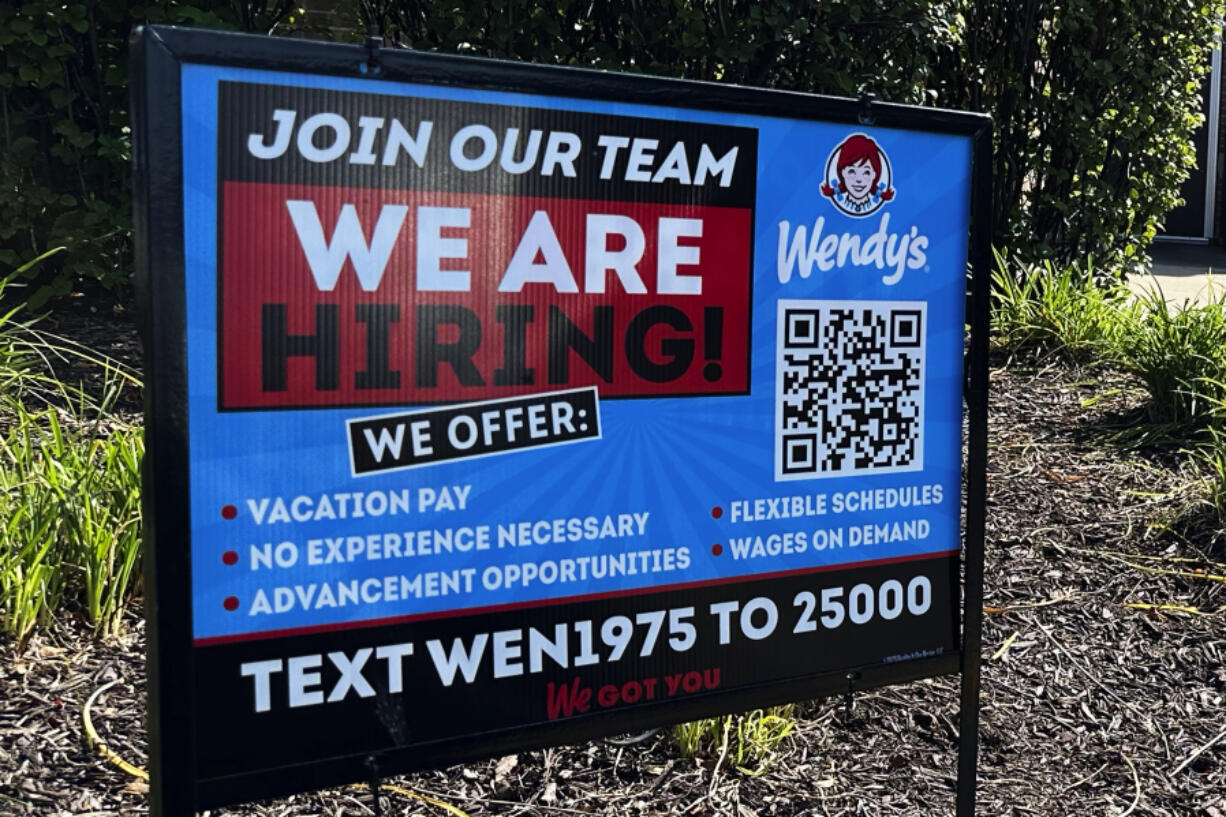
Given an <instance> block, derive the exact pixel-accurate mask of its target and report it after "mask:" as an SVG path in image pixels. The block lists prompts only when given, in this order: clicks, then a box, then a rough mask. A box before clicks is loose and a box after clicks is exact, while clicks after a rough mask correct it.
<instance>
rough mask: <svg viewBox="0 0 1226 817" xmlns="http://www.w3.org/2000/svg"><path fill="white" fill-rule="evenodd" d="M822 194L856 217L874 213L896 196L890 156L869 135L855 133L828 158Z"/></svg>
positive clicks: (841, 209) (842, 210)
mask: <svg viewBox="0 0 1226 817" xmlns="http://www.w3.org/2000/svg"><path fill="white" fill-rule="evenodd" d="M825 179H826V180H825V181H824V182H823V183H822V195H823V196H826V197H827V198H829V199H830V201H831V203H832V204H833V205H834V206H835V207H837V208H838V209H839V210H840V211H841V212H843V213H845V214H847V215H849V216H852V217H854V218H861V217H863V216H867V215H871V214H872V213H875V212H877V211H878V210H880V209H881V206H882V205H883V204H885V203H886V202H887V201H889V200H891V199H892V198H894V187H893V174H892V173H891V172H890V159H889V157H887V156H886V155H885V151H883V150H882V149H881V147H880V146H879V145H878V144H877V143H876V142H874V141H873V140H872V139H871V138H870V137H868V136H865V135H864V134H862V133H853V134H852V135H851V136H848V137H847V138H846V139H844V140H843V142H842V143H841V144H840V145H839V146H838V147H836V148H835V149H834V150H833V151H832V152H831V153H830V158H828V159H827V160H826V176H825Z"/></svg>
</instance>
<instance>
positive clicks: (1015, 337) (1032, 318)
mask: <svg viewBox="0 0 1226 817" xmlns="http://www.w3.org/2000/svg"><path fill="white" fill-rule="evenodd" d="M991 300H992V336H993V344H994V345H995V346H996V347H997V348H998V349H1000V350H1001V351H1004V352H1007V353H1010V354H1014V353H1020V352H1031V353H1036V354H1041V355H1053V356H1056V357H1059V358H1062V359H1065V360H1069V361H1073V362H1088V361H1090V360H1095V359H1102V358H1104V357H1107V358H1109V357H1111V356H1112V355H1113V354H1114V352H1115V351H1116V350H1118V349H1119V348H1120V344H1121V341H1122V336H1123V333H1124V331H1125V330H1126V327H1127V326H1128V325H1129V324H1130V323H1131V322H1132V321H1133V320H1135V315H1136V313H1137V311H1138V309H1137V306H1136V304H1135V303H1133V302H1132V301H1131V300H1130V299H1129V294H1128V289H1127V287H1125V286H1124V285H1123V284H1121V283H1120V282H1119V281H1118V280H1116V279H1113V278H1104V277H1103V276H1101V275H1096V273H1095V268H1094V265H1093V262H1091V261H1086V262H1085V263H1083V264H1070V265H1068V266H1066V267H1062V268H1057V267H1056V266H1054V265H1053V264H1052V263H1051V262H1050V261H1045V262H1043V263H1042V264H1015V263H1012V262H1010V261H1008V260H1007V259H1006V258H1005V257H1004V256H1003V255H1001V254H1000V253H996V266H995V268H994V270H993V272H992V296H991Z"/></svg>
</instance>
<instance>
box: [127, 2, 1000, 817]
mask: <svg viewBox="0 0 1226 817" xmlns="http://www.w3.org/2000/svg"><path fill="white" fill-rule="evenodd" d="M132 48H133V66H134V68H133V83H132V95H131V101H132V111H133V121H134V128H133V133H134V136H135V138H134V145H135V147H134V157H133V158H134V162H133V164H134V175H135V191H136V213H135V215H136V252H137V259H136V261H137V284H138V302H139V314H140V318H141V329H142V339H143V343H144V349H145V377H146V398H145V399H146V402H145V412H146V414H145V416H146V435H147V437H146V439H147V451H148V453H147V457H146V460H145V466H144V467H145V471H144V500H143V502H144V514H145V516H144V519H145V535H146V540H147V542H148V544H149V546H148V547H146V548H145V553H144V575H145V585H144V586H145V594H146V598H145V608H146V615H147V619H148V631H147V632H148V671H149V685H148V690H149V703H148V732H149V756H150V774H151V792H150V800H151V811H152V814H153V815H155V817H186V815H191V814H195V813H196V811H197V810H198V809H203V808H213V807H217V806H219V805H224V804H228V803H235V802H240V801H245V800H251V799H257V798H265V797H271V796H279V795H286V794H290V793H293V792H298V791H304V790H310V789H314V788H320V787H325V786H330V785H336V784H341V783H346V782H352V781H358V780H366V779H369V775H370V769H369V761H370V757H369V756H368V755H366V754H362V755H360V756H345V757H332V758H328V759H325V760H320V761H317V762H313V763H307V764H301V765H298V766H292V767H288V768H281V769H278V770H277V773H276V774H269V773H268V772H267V771H257V772H254V773H250V774H241V773H239V774H234V775H231V776H228V777H226V778H223V779H217V778H214V779H208V780H206V779H202V778H201V777H200V775H199V773H198V768H199V764H198V758H197V757H196V756H195V746H196V730H197V728H198V725H197V708H196V694H197V690H196V684H197V678H198V675H197V670H198V669H199V668H198V667H197V666H196V661H197V657H198V656H197V651H196V649H195V648H194V647H193V639H192V623H191V622H192V607H191V594H192V582H191V572H190V566H189V563H188V560H187V558H186V555H187V552H188V548H187V546H186V543H189V542H190V541H191V528H190V524H189V502H188V496H189V494H188V488H189V485H188V475H189V462H190V457H189V450H188V437H187V428H188V417H187V408H186V407H187V398H188V384H187V371H186V369H187V348H186V338H185V330H184V327H185V321H186V315H187V311H188V309H189V304H187V303H186V296H185V291H184V275H185V247H184V199H183V161H184V160H183V134H182V122H181V118H180V110H181V82H180V71H181V67H182V66H183V65H184V64H185V63H200V64H206V65H218V66H240V67H247V68H260V69H267V70H274V71H288V72H299V73H303V72H306V73H313V74H325V75H335V76H342V77H360V76H376V75H377V76H378V77H379V78H381V79H385V80H394V81H411V82H414V83H427V84H440V85H460V86H465V87H472V88H480V89H490V90H505V91H521V92H530V93H534V94H539V95H546V96H549V95H554V96H575V95H580V94H581V95H582V96H585V97H590V98H600V99H607V100H612V101H625V102H637V103H648V104H651V103H658V104H667V105H669V106H675V107H684V108H698V109H705V110H713V111H730V112H738V113H745V114H761V115H769V116H784V117H790V118H802V119H803V118H812V119H821V120H825V121H832V122H844V123H847V124H849V125H854V124H856V123H862V124H863V123H865V122H866V118H868V119H869V120H870V121H874V122H875V124H876V125H878V126H884V127H892V128H903V129H914V130H921V131H929V132H934V133H941V134H954V135H963V136H968V137H971V138H972V142H973V171H972V191H971V213H972V228H971V236H970V245H969V246H970V258H969V259H968V260H969V267H970V270H971V275H970V279H969V291H968V294H969V301H968V304H969V307H968V320H969V322H970V345H969V350H970V351H969V355H968V358H967V364H966V365H967V380H966V382H967V387H966V391H965V400H966V410H967V416H968V418H969V429H970V431H969V434H970V436H969V448H968V457H967V460H966V462H965V468H966V489H965V491H966V492H965V509H966V510H965V526H964V541H963V551H962V552H963V569H964V581H963V584H962V588H963V595H962V598H963V613H962V619H961V621H962V630H961V650H960V651H959V652H958V653H947V654H944V655H940V656H937V657H935V658H921V659H917V660H911V661H905V662H900V663H898V664H896V665H889V664H880V665H873V666H867V667H864V668H863V669H862V670H860V671H858V672H856V673H854V674H853V676H852V677H853V679H854V684H855V688H856V690H865V689H871V688H874V687H879V686H883V685H887V684H896V683H902V682H906V681H911V680H915V679H918V678H924V677H932V676H936V675H947V674H953V673H960V674H961V682H962V687H961V740H960V751H959V761H958V791H957V814H958V815H959V817H971V815H973V814H974V810H975V805H974V804H975V780H976V759H977V750H978V743H977V730H978V718H979V704H978V699H979V674H980V630H981V616H982V597H983V536H984V497H985V470H986V457H987V444H986V439H987V394H988V365H987V336H988V288H989V264H990V232H991V231H990V224H989V217H990V216H989V214H990V212H991V186H992V180H991V171H990V154H991V144H992V130H991V120H990V119H989V118H988V117H986V116H982V115H977V114H968V113H961V112H953V111H944V110H937V109H921V108H917V107H911V106H901V105H893V104H884V103H866V102H864V101H859V102H858V101H856V100H848V99H837V98H831V97H819V96H812V95H805V94H796V93H789V92H783V91H767V90H758V89H748V88H740V87H730V86H722V85H717V84H711V83H698V82H690V81H680V80H669V79H660V78H653V77H642V76H628V75H617V74H609V73H603V72H596V71H588V70H580V69H568V68H551V67H542V66H535V65H527V64H522V63H510V62H500V61H493V60H483V59H473V58H463V57H452V56H442V55H435V54H421V53H415V52H412V51H399V50H376V49H373V48H368V47H362V46H357V45H339V44H325V43H316V42H309V41H303V40H292V39H272V38H265V37H255V36H247V35H239V34H230V33H218V32H209V31H202V30H193V29H182V28H172V27H161V26H152V27H146V28H143V29H138V30H137V31H136V32H135V33H134V35H133V38H132ZM192 308H194V307H192ZM955 566H956V565H955ZM950 580H951V582H952V584H953V586H956V585H957V583H958V577H957V576H951V577H950ZM847 689H848V676H847V675H846V674H844V673H838V674H831V675H829V676H822V677H818V678H813V677H808V678H804V679H801V680H791V681H781V682H777V683H772V684H769V685H765V686H761V687H757V688H755V689H752V690H750V691H748V692H746V691H743V690H740V691H734V692H729V693H715V694H711V695H707V696H702V697H699V698H693V699H686V700H681V701H678V702H672V703H670V704H669V705H668V709H667V712H666V713H665V712H663V711H662V710H661V709H660V708H659V707H657V708H654V709H636V710H630V711H628V712H626V713H623V714H621V715H620V716H618V718H617V720H616V724H615V726H613V727H611V725H610V720H609V719H608V716H607V715H606V716H604V718H603V719H574V720H566V721H563V722H560V723H557V724H551V725H549V726H546V727H542V728H540V729H535V730H533V731H531V732H527V731H524V730H505V731H503V732H501V733H490V734H484V735H481V736H478V737H477V738H471V739H466V740H460V741H449V742H443V743H438V744H433V745H427V746H425V747H422V746H413V747H410V748H406V749H398V750H392V751H387V752H381V753H380V754H379V756H378V757H377V758H376V760H377V764H378V768H379V769H380V771H381V773H383V774H395V773H400V772H406V771H410V770H414V769H420V768H425V767H432V766H442V765H446V764H449V763H454V762H458V761H463V760H470V759H475V758H479V757H487V756H491V755H494V754H497V753H505V752H511V751H516V750H522V749H529V748H536V747H541V746H546V745H551V744H555V743H560V742H575V741H582V740H586V739H590V738H594V737H598V736H601V735H604V734H608V733H609V732H610V731H618V732H626V731H633V730H638V729H641V728H647V727H651V726H659V725H661V723H662V722H664V721H668V722H682V721H685V720H689V719H693V718H697V717H701V716H710V715H711V714H712V713H716V712H721V711H728V710H732V709H742V710H743V709H749V708H753V707H758V706H765V705H771V704H777V703H780V702H786V701H791V700H798V699H804V698H811V697H817V696H823V695H832V694H841V693H844V692H846V691H847Z"/></svg>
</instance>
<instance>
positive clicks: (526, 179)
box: [132, 26, 990, 817]
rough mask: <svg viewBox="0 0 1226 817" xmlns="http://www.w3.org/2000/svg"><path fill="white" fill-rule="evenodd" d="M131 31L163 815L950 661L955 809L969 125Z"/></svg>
mask: <svg viewBox="0 0 1226 817" xmlns="http://www.w3.org/2000/svg"><path fill="white" fill-rule="evenodd" d="M133 47H134V54H135V59H134V64H135V74H134V83H133V106H132V108H133V111H134V125H135V126H134V129H133V131H134V134H135V139H134V143H135V147H134V152H135V167H136V177H137V191H138V196H137V214H136V215H137V219H136V220H137V225H138V282H139V297H140V303H141V313H142V316H143V319H144V320H143V334H144V342H145V351H146V372H147V400H148V402H147V406H146V423H147V440H148V443H147V445H148V452H149V454H148V456H149V460H148V462H149V466H148V471H147V472H146V473H147V478H146V480H145V489H144V490H145V499H144V501H145V514H146V515H145V524H146V530H147V534H148V537H149V545H150V546H149V547H148V548H147V549H146V555H145V570H146V593H147V600H146V608H147V611H148V616H149V649H150V659H149V666H150V674H149V678H150V691H149V707H150V712H149V715H150V717H149V729H150V755H151V773H152V781H151V801H152V811H153V813H154V814H155V815H160V816H161V817H184V815H189V814H193V813H195V812H196V811H197V810H199V809H208V808H216V807H219V806H223V805H227V804H231V803H237V802H241V801H245V800H251V799H257V798H264V797H274V796H281V795H286V794H290V793H294V792H300V791H306V790H310V789H315V788H319V787H324V786H329V785H336V784H340V783H345V782H353V781H360V780H368V779H370V777H371V776H372V775H374V776H375V777H380V776H386V775H390V774H398V773H402V772H406V771H411V770H414V769H420V768H425V767H428V766H439V765H444V764H449V763H454V762H458V761H464V760H472V759H477V758H483V757H489V756H494V755H498V754H504V753H508V752H513V751H518V750H524V749H530V748H536V747H543V746H548V745H552V744H556V743H560V742H574V741H580V740H586V739H590V738H594V737H599V736H605V735H610V734H620V733H633V732H637V731H642V730H644V729H647V728H651V727H657V726H661V725H665V724H668V723H677V722H680V721H684V720H691V719H695V718H700V717H709V716H712V715H717V714H720V713H723V712H730V711H740V710H746V709H751V708H755V707H760V706H767V705H771V704H777V703H783V702H787V701H793V700H798V699H802V698H808V697H815V696H819V695H834V694H840V693H844V692H846V693H847V694H849V695H850V694H851V693H852V692H855V691H861V690H866V689H871V688H874V687H878V686H881V685H884V684H893V683H901V682H904V681H909V680H914V679H918V678H925V677H932V676H935V675H943V674H952V673H958V672H960V673H961V674H962V681H963V689H962V704H963V706H962V736H963V737H962V741H961V751H960V755H959V790H958V806H957V808H958V814H959V815H961V817H969V815H971V814H973V811H974V780H975V754H976V748H977V744H976V740H975V734H976V729H977V715H978V680H979V674H978V673H979V629H980V610H981V601H982V582H983V574H982V571H983V563H982V539H983V493H984V466H985V457H986V445H985V440H986V436H985V429H986V389H987V365H986V345H985V344H986V337H987V294H988V293H987V270H988V260H989V259H988V243H987V242H988V236H989V230H988V224H987V223H986V221H985V217H984V215H983V214H985V213H987V212H988V209H989V201H990V195H989V194H990V177H989V175H988V163H987V159H988V152H989V149H990V123H989V121H988V119H987V118H986V117H983V116H978V115H972V114H964V113H957V112H949V111H940V110H933V109H922V108H914V107H907V106H898V105H889V104H883V103H880V102H875V101H872V100H866V101H863V102H860V101H856V100H844V99H833V98H826V97H815V96H808V95H802V94H792V93H785V92H777V91H762V90H755V89H747V88H737V87H728V86H720V85H712V84H703V83H693V82H681V81H675V80H663V79H655V78H648V77H632V76H622V75H616V74H607V73H600V72H590V71H580V70H570V69H557V68H545V67H540V66H530V65H524V64H514V63H502V62H494V61H487V60H475V59H467V58H457V57H448V56H440V55H427V54H416V53H412V52H401V51H389V50H380V49H379V48H378V44H377V43H373V42H372V43H369V44H368V45H367V46H351V45H335V44H323V43H313V42H306V41H301V40H289V39H270V38H263V37H252V36H245V35H236V34H223V33H216V32H206V31H199V30H191V29H176V28H165V27H156V26H155V27H148V28H145V29H142V30H140V31H139V32H138V33H137V34H136V35H135V37H134V42H133ZM972 216H973V217H972ZM968 262H969V263H970V267H971V269H972V276H971V291H970V293H969V294H970V298H969V303H970V309H969V310H968V309H967V303H968V298H967V295H968V292H967V280H968V279H967V275H966V270H967V265H968ZM968 321H969V323H970V325H971V342H970V344H969V349H970V354H969V359H967V358H966V357H965V355H966V349H967V348H968V347H967V341H966V333H965V327H966V325H967V323H968ZM968 360H969V362H967V361H968ZM968 372H969V380H968V379H967V374H968ZM968 382H969V386H968V387H965V388H964V383H968ZM964 399H965V402H966V406H967V410H966V416H967V417H968V418H969V421H970V423H969V424H970V438H969V449H968V450H969V454H968V460H967V462H966V463H965V467H964V463H963V458H962V428H963V416H964V410H963V403H964ZM964 473H965V476H966V483H965V484H966V485H967V488H966V492H965V495H964V493H963V488H962V485H963V476H964ZM963 507H965V508H966V523H965V528H964V526H963V523H962V508H963ZM963 554H965V568H966V570H965V585H963V584H962V581H961V580H960V577H959V570H960V560H961V557H962V555H963ZM960 597H961V598H960ZM960 601H961V606H962V608H963V609H964V611H965V613H964V614H963V615H961V616H960V613H959V606H960ZM960 618H961V622H960V620H959V619H960Z"/></svg>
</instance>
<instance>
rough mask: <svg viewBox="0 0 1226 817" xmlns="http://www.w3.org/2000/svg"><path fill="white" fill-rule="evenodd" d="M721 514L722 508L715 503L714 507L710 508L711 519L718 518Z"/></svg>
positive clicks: (722, 513)
mask: <svg viewBox="0 0 1226 817" xmlns="http://www.w3.org/2000/svg"><path fill="white" fill-rule="evenodd" d="M723 515H724V509H723V508H721V507H720V506H718V505H716V506H715V507H714V508H712V509H711V518H712V519H719V518H720V517H721V516H723Z"/></svg>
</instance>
